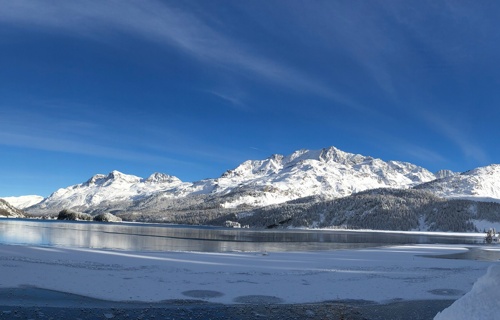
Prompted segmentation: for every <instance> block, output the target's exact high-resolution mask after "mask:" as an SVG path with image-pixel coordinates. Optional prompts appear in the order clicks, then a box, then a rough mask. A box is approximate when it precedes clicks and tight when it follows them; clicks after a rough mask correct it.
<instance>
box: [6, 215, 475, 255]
mask: <svg viewBox="0 0 500 320" xmlns="http://www.w3.org/2000/svg"><path fill="white" fill-rule="evenodd" d="M477 241H478V239H475V238H473V237H463V236H453V235H449V234H448V235H447V234H437V235H433V234H407V233H385V232H370V231H364V232H353V231H345V230H248V229H247V230H241V229H226V228H214V227H200V226H197V227H193V226H175V225H159V224H158V225H151V224H150V225H148V224H125V223H120V224H113V223H90V222H68V221H64V222H62V221H44V220H23V219H0V243H4V244H24V245H37V246H48V247H53V246H56V247H76V248H96V249H115V250H129V251H199V252H230V251H236V252H238V251H243V252H275V251H313V250H331V249H353V248H366V247H374V246H382V245H394V244H400V245H405V244H432V243H441V244H442V243H450V244H452V243H453V244H457V243H458V244H472V243H475V242H477ZM404 248H405V247H404V246H402V247H400V248H399V247H398V248H395V249H396V250H404ZM429 248H430V249H432V248H433V247H432V246H429ZM423 253H425V252H423Z"/></svg>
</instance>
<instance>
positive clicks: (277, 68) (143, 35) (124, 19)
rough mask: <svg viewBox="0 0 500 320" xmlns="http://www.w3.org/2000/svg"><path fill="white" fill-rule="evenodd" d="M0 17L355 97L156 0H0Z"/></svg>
mask: <svg viewBox="0 0 500 320" xmlns="http://www.w3.org/2000/svg"><path fill="white" fill-rule="evenodd" d="M0 4H1V5H2V10H0V23H8V24H11V25H15V26H19V27H24V28H26V27H28V28H29V27H32V28H36V29H37V30H39V29H40V28H44V29H46V30H50V31H51V32H58V33H65V34H70V35H72V36H80V37H89V38H94V39H97V40H102V41H105V40H108V39H109V38H110V37H113V36H116V35H120V34H122V35H132V36H135V37H138V38H140V39H145V40H147V41H151V42H154V43H157V44H160V45H165V46H168V47H171V48H172V47H173V48H176V49H177V50H180V51H182V52H183V53H186V54H188V55H190V56H191V57H193V58H194V59H196V60H198V61H199V62H201V63H205V64H209V65H213V66H216V67H222V68H225V69H226V70H227V71H228V72H237V73H239V74H240V75H251V77H257V78H258V79H259V80H264V81H267V82H269V83H273V84H275V85H280V86H283V87H286V88H288V89H294V90H298V91H303V92H307V93H312V94H316V95H320V96H323V97H326V98H329V99H334V100H337V102H339V103H342V104H345V105H348V106H353V107H356V106H357V105H356V103H355V102H353V101H351V100H350V99H348V98H347V97H345V96H343V95H342V94H341V93H340V92H337V91H336V90H335V89H334V88H332V87H329V86H327V85H325V84H324V83H322V82H321V81H319V80H317V79H315V78H314V77H311V76H310V75H308V74H307V73H304V72H302V71H301V70H299V69H297V68H295V67H292V66H289V65H286V64H284V63H282V62H281V61H278V60H276V59H272V58H268V57H265V56H262V55H259V54H256V53H252V50H251V48H250V47H249V46H246V45H245V43H242V42H240V41H239V40H238V39H234V38H232V37H231V36H229V35H228V34H226V33H224V32H222V31H219V30H217V29H216V28H214V27H211V26H210V25H209V24H208V23H206V22H204V21H203V20H202V19H200V18H199V17H197V16H195V15H193V14H192V13H190V12H186V11H183V10H181V9H179V8H178V7H174V6H173V5H171V3H168V2H161V1H65V2H52V1H49V2H46V1H45V2H39V1H34V0H19V1H1V0H0ZM358 107H359V106H358Z"/></svg>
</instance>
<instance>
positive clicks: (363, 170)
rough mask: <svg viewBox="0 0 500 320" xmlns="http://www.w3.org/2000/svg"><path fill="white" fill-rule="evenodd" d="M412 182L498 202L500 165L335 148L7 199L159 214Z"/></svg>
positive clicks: (96, 181) (41, 206)
mask: <svg viewBox="0 0 500 320" xmlns="http://www.w3.org/2000/svg"><path fill="white" fill-rule="evenodd" d="M413 187H415V188H418V189H424V190H428V191H430V192H432V193H433V194H435V195H437V196H439V197H445V198H456V197H462V198H464V197H465V198H471V197H472V198H475V199H477V200H491V199H500V188H499V187H500V165H491V166H487V167H483V168H478V169H475V170H472V171H468V172H465V173H462V174H456V173H453V172H451V171H448V170H441V171H439V172H437V173H436V174H433V173H431V172H430V171H428V170H426V169H424V168H422V167H419V166H416V165H414V164H411V163H407V162H399V161H387V162H386V161H383V160H381V159H376V158H372V157H368V156H363V155H359V154H352V153H347V152H344V151H341V150H339V149H337V148H334V147H330V148H326V149H322V150H299V151H296V152H294V153H292V154H290V155H287V156H283V155H272V156H271V157H269V158H267V159H264V160H249V161H245V162H243V163H242V164H240V165H239V166H238V167H236V168H234V169H232V170H228V171H226V172H225V173H223V174H222V175H221V176H220V177H219V178H214V179H205V180H201V181H197V182H183V181H181V180H180V179H178V178H176V177H174V176H170V175H166V174H162V173H154V174H152V175H151V176H150V177H148V178H141V177H137V176H134V175H128V174H124V173H121V172H118V171H113V172H111V173H109V174H107V175H104V174H97V175H95V176H93V177H91V178H90V179H89V180H88V181H86V182H84V183H81V184H77V185H73V186H69V187H66V188H61V189H59V190H57V191H55V192H54V193H53V194H51V195H50V196H49V197H47V198H45V199H43V200H42V201H40V202H38V203H35V204H33V203H29V202H28V201H27V199H25V200H26V201H25V202H21V199H17V200H16V199H9V200H10V201H11V202H13V203H15V204H17V205H18V206H19V207H20V208H26V211H27V212H29V213H31V214H56V213H57V212H58V211H60V210H62V209H65V208H66V209H73V210H78V211H82V212H92V213H100V212H105V211H112V212H131V211H135V212H137V211H141V210H145V211H148V212H156V213H157V212H162V211H165V210H166V209H165V205H166V204H168V205H169V206H170V207H175V209H176V210H180V209H182V208H184V207H185V206H189V208H190V210H191V209H193V208H201V207H200V203H204V202H207V201H208V200H207V199H209V200H210V201H212V202H211V203H212V205H213V207H212V208H219V209H221V210H229V211H231V212H235V211H241V210H240V209H243V208H256V207H264V206H267V205H272V204H279V203H283V202H286V201H290V200H295V199H299V198H304V197H311V196H313V197H315V199H324V200H329V199H336V198H340V197H345V196H349V195H351V194H354V193H357V192H361V191H364V190H370V189H377V188H395V189H408V188H413ZM31 199H33V201H36V200H38V201H39V200H41V199H40V198H38V199H36V198H31ZM183 199H188V200H186V201H184V200H183ZM192 199H196V201H194V202H193V200H192ZM16 201H17V202H16ZM173 202H175V205H172V203H173ZM195 203H196V204H195ZM204 208H205V207H204Z"/></svg>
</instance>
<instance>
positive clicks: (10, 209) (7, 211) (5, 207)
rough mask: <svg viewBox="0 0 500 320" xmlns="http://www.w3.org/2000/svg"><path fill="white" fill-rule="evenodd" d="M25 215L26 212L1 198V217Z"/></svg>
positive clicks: (20, 216) (21, 216)
mask: <svg viewBox="0 0 500 320" xmlns="http://www.w3.org/2000/svg"><path fill="white" fill-rule="evenodd" d="M24 216H25V215H24V212H22V211H21V210H19V209H17V208H15V207H14V206H12V205H11V204H10V203H8V202H7V201H5V200H2V199H0V217H11V218H23V217H24Z"/></svg>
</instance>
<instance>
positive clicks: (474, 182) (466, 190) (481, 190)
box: [417, 164, 500, 201]
mask: <svg viewBox="0 0 500 320" xmlns="http://www.w3.org/2000/svg"><path fill="white" fill-rule="evenodd" d="M417 188H418V189H426V190H429V191H431V192H432V193H434V194H435V195H437V196H439V197H444V198H465V199H472V200H478V201H500V165H499V164H492V165H489V166H486V167H480V168H477V169H474V170H470V171H467V172H464V173H461V174H455V175H452V176H448V177H445V178H442V179H438V180H435V181H432V182H429V183H425V184H422V185H420V186H418V187H417Z"/></svg>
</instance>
